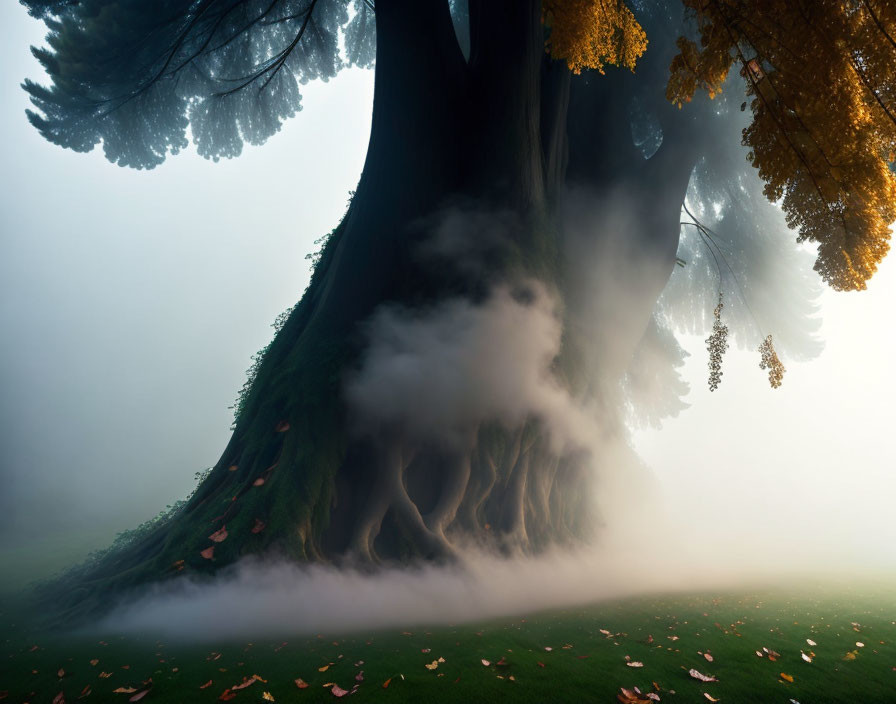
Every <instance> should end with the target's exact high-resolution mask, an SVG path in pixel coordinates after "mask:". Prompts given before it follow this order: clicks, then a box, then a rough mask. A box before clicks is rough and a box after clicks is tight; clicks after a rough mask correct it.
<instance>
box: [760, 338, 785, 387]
mask: <svg viewBox="0 0 896 704" xmlns="http://www.w3.org/2000/svg"><path fill="white" fill-rule="evenodd" d="M759 354H761V355H762V360H761V361H760V362H759V368H760V369H768V383H769V384H771V385H772V388H773V389H777V388H778V387H779V386H781V381H782V380H783V379H784V372H785V371H787V370H786V369H784V365H783V364H781V360H780V359H778V353H777V352H775V347H774V345H773V344H772V336H771V335H769V336H768V337H766V338H765V340H763V341H762V344H761V345H759Z"/></svg>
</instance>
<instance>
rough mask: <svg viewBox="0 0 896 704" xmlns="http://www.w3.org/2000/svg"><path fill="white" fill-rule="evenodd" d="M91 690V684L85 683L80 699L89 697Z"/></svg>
mask: <svg viewBox="0 0 896 704" xmlns="http://www.w3.org/2000/svg"><path fill="white" fill-rule="evenodd" d="M90 692H91V689H90V685H89V684H88V685H84V689H82V690H81V694H79V695H78V699H83V698H84V697H89V696H90ZM0 699H2V697H0Z"/></svg>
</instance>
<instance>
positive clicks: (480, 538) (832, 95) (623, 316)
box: [22, 0, 896, 603]
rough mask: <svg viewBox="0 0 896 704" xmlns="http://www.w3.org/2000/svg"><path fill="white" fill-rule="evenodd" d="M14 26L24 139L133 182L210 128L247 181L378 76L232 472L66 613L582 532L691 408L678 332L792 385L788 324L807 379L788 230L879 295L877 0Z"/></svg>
mask: <svg viewBox="0 0 896 704" xmlns="http://www.w3.org/2000/svg"><path fill="white" fill-rule="evenodd" d="M22 1H23V3H24V4H25V5H26V6H27V7H28V9H29V11H30V12H31V13H32V14H34V15H35V16H38V17H41V18H43V19H44V20H45V21H46V23H47V26H48V28H49V35H48V38H47V44H48V47H47V48H43V49H35V55H36V56H37V57H38V59H39V60H40V61H41V63H42V64H43V66H44V67H45V68H46V70H47V73H48V74H49V77H50V80H51V81H52V84H51V85H50V86H49V87H44V86H41V85H39V84H37V83H33V82H30V81H26V83H25V88H26V90H27V91H28V92H29V93H30V94H31V97H32V101H33V102H34V104H35V106H36V108H37V111H36V112H32V113H29V118H30V119H31V121H32V123H33V124H34V125H35V126H36V127H37V128H38V129H39V130H40V131H41V133H42V134H43V135H44V136H45V137H46V138H47V139H49V140H50V141H52V142H54V143H56V144H59V145H62V146H64V147H69V148H72V149H75V150H78V151H89V150H90V149H92V148H93V147H94V146H96V145H97V144H100V143H102V147H103V150H104V152H105V154H106V156H107V157H108V158H109V160H110V161H113V162H115V163H118V164H120V165H122V166H129V167H135V168H153V167H156V166H158V165H159V164H161V163H162V162H163V161H164V160H165V159H166V158H167V157H168V156H169V155H170V154H175V153H177V152H178V151H180V150H182V149H183V148H185V147H186V146H187V144H188V140H187V135H191V136H192V139H193V141H194V142H195V144H196V148H197V150H198V152H199V153H200V154H201V155H203V156H205V157H208V158H213V159H218V158H220V157H234V156H237V155H239V153H240V152H241V150H242V146H243V144H244V143H249V144H257V143H261V142H263V141H265V140H267V139H268V138H270V137H271V136H272V135H274V134H275V133H276V132H277V131H278V130H279V128H280V126H281V124H282V121H283V120H284V119H286V118H288V117H291V116H293V115H294V114H295V113H296V112H297V111H298V110H299V108H300V99H301V96H300V86H301V84H303V83H304V82H306V81H308V80H313V79H318V78H320V79H324V80H326V79H328V78H330V77H332V76H334V75H335V74H336V73H337V72H338V71H339V70H340V69H341V68H343V67H344V66H350V65H355V66H361V67H375V71H376V77H375V92H374V105H373V115H372V124H371V135H370V143H369V147H368V153H367V160H366V163H365V167H364V170H363V173H362V175H361V179H360V182H359V184H358V186H357V190H356V192H355V193H354V196H353V198H352V201H351V205H350V207H349V209H348V212H347V213H346V215H345V217H344V219H343V221H342V222H341V223H339V225H338V226H337V227H336V228H335V229H334V230H333V232H332V233H330V234H329V235H328V236H327V237H326V238H325V243H324V246H323V248H322V250H321V251H320V253H319V255H318V259H317V261H316V266H315V269H314V273H313V276H312V280H311V283H310V285H309V287H308V289H307V290H306V291H305V294H304V295H303V297H302V299H301V300H300V301H299V302H298V303H297V304H296V306H295V307H294V308H292V309H291V310H290V311H289V312H288V314H287V315H285V316H283V318H282V319H281V320H280V321H278V323H279V324H278V326H277V334H276V337H275V338H274V340H273V341H272V343H271V344H270V345H269V346H268V347H267V348H266V349H265V350H264V351H263V353H262V354H261V355H260V356H259V358H258V363H257V364H256V365H255V367H254V368H253V370H252V371H251V374H250V378H249V381H248V383H247V385H246V387H245V388H244V390H243V393H242V394H241V396H240V400H239V403H238V406H237V414H236V420H235V426H234V433H233V436H232V438H231V440H230V442H229V443H228V445H227V447H226V448H225V450H224V452H223V454H222V455H221V458H220V460H219V461H218V463H217V464H216V465H215V466H214V467H213V468H212V469H211V471H210V472H209V473H208V475H207V476H206V477H205V478H204V480H203V481H202V482H201V484H200V485H199V487H198V488H197V491H196V492H195V493H194V494H193V495H192V496H191V497H190V499H189V500H188V501H187V502H186V503H185V504H184V505H183V506H180V507H178V509H177V510H176V511H174V512H172V513H171V514H170V515H168V516H166V518H165V520H163V521H160V522H158V523H155V524H153V525H151V526H149V528H148V529H147V530H145V531H143V532H141V533H140V534H139V536H138V538H137V539H136V540H132V541H130V542H129V543H128V545H127V546H126V547H124V548H121V549H116V550H113V551H111V552H109V553H106V554H105V555H104V556H103V558H102V559H100V560H98V561H94V562H92V563H90V564H89V565H88V566H86V567H84V568H83V569H82V570H81V571H80V572H78V573H77V574H76V578H77V580H78V584H77V588H76V589H74V590H72V591H70V599H71V602H72V603H81V602H82V601H83V597H84V596H85V595H93V596H96V595H97V594H100V593H106V591H107V590H110V589H116V588H120V587H126V586H131V585H134V584H137V583H140V582H144V581H147V580H151V579H157V578H162V577H166V576H171V575H174V574H177V573H178V572H180V571H182V570H187V571H199V572H208V571H211V570H213V569H215V568H216V567H218V566H221V565H226V564H228V563H231V562H233V561H234V560H236V559H237V558H238V557H240V556H241V555H243V554H246V553H252V552H261V551H278V552H279V553H281V554H285V555H287V556H289V557H292V558H294V559H297V560H339V559H342V558H351V559H354V560H361V561H363V562H369V563H377V562H379V561H382V560H387V559H403V560H407V559H413V558H444V557H450V556H451V555H452V554H454V552H455V551H456V550H457V547H458V545H460V544H463V543H464V542H469V541H472V542H474V543H477V544H479V545H483V546H492V547H494V548H497V549H501V550H505V551H506V550H522V551H535V550H539V549H542V548H544V547H546V546H549V545H554V544H558V543H569V542H576V541H579V540H582V539H585V538H587V537H588V536H589V535H590V534H591V532H592V530H593V528H594V520H595V516H594V515H593V513H592V512H591V511H590V510H589V507H590V506H591V501H590V497H591V493H592V490H593V488H592V483H593V480H594V477H595V476H600V475H601V472H605V473H606V472H610V471H612V470H614V469H615V470H616V471H619V470H620V468H621V467H623V466H627V467H628V470H629V471H632V467H634V466H635V465H636V464H637V463H636V460H634V459H633V458H632V457H630V456H628V454H627V451H626V450H625V446H624V443H619V442H616V441H615V439H618V437H619V436H621V435H623V434H624V433H623V431H622V427H623V424H624V414H623V413H622V411H621V409H622V408H623V407H624V406H626V405H628V406H633V405H637V404H639V403H640V404H641V410H640V417H641V418H648V419H649V418H656V417H660V416H662V415H663V414H668V413H674V412H677V410H678V409H679V408H680V407H681V402H680V396H681V394H682V393H683V391H684V386H683V384H682V382H681V380H680V379H678V377H677V375H676V373H675V366H676V365H677V364H679V363H680V358H681V354H682V352H681V349H680V348H679V347H678V345H677V343H676V342H675V339H674V336H673V335H672V333H671V331H670V328H671V327H674V326H676V325H677V326H678V328H679V329H685V330H688V331H694V332H702V331H703V330H705V329H706V328H707V327H708V324H709V323H710V322H712V321H713V317H712V311H713V308H714V307H715V306H716V304H717V303H718V302H719V300H718V299H720V298H724V300H725V311H726V312H725V314H724V315H725V316H727V317H726V319H727V320H728V321H729V322H730V324H731V326H732V328H733V332H734V334H735V338H740V339H742V341H744V342H745V343H746V344H748V345H750V346H755V345H757V344H758V343H759V342H763V362H764V363H765V364H766V365H767V366H770V367H771V370H770V379H771V381H772V384H773V385H776V382H777V383H780V373H781V371H782V369H781V366H780V362H779V360H778V357H777V354H776V352H775V350H774V348H773V347H772V346H771V344H770V341H769V339H768V338H767V337H766V335H765V333H766V332H770V331H772V330H774V332H775V333H776V336H777V339H776V342H777V344H778V351H781V352H782V354H783V353H785V352H786V353H788V354H789V355H790V357H798V356H800V355H806V354H811V353H812V352H813V351H814V347H813V345H815V344H816V343H815V341H814V340H813V338H812V333H813V331H814V327H813V323H812V322H811V321H808V322H807V319H806V312H807V311H810V310H811V308H812V304H811V300H812V298H813V296H814V294H815V284H814V282H813V281H812V279H811V278H810V277H809V276H808V275H807V273H806V272H805V271H803V270H801V269H800V268H799V266H800V265H801V264H802V263H804V255H805V251H803V250H800V249H798V248H797V247H795V245H794V243H793V242H792V241H791V240H792V238H791V239H790V240H788V239H786V238H782V237H781V236H780V232H779V229H780V228H778V227H777V225H778V221H780V220H782V219H783V217H786V219H787V223H788V224H789V225H790V226H791V227H792V228H795V229H796V230H797V235H798V237H799V239H800V240H808V241H810V242H814V243H817V244H818V245H819V247H818V252H817V254H818V258H817V262H816V266H815V268H816V270H817V271H818V272H819V274H820V275H821V278H822V279H823V280H824V281H825V282H827V283H828V284H830V285H832V286H833V287H835V288H837V289H861V288H863V287H864V284H865V281H866V280H867V279H868V278H869V277H870V276H871V275H872V274H873V273H874V270H875V267H876V264H877V262H878V261H879V260H880V259H881V258H882V257H883V256H884V254H885V252H886V250H887V240H888V237H889V224H890V222H891V221H892V220H893V219H894V217H896V179H894V176H893V173H892V171H891V169H890V166H891V164H892V161H893V158H894V156H893V152H894V151H896V126H894V114H896V82H894V79H896V72H893V71H892V70H891V69H890V67H891V66H892V65H893V62H894V60H896V42H894V37H896V4H894V3H891V2H888V0H848V1H847V2H843V1H842V0H819V1H817V2H807V1H805V0H795V1H794V2H781V1H778V2H776V1H774V0H709V1H704V0H700V1H697V0H685V1H684V2H681V0H656V1H655V2H648V1H641V0H630V2H628V3H623V2H622V1H621V0H542V1H539V0H468V1H463V0H456V1H454V2H449V1H448V0H376V2H375V3H374V0H352V1H351V2H350V1H349V0H160V1H159V2H152V3H148V2H141V1H140V0H22ZM732 67H735V68H736V69H737V70H734V71H732V70H731V69H732ZM742 102H743V104H741V103H742ZM741 130H743V133H742V134H741ZM741 142H743V145H744V146H742V145H741ZM301 156H302V155H295V157H296V158H295V161H296V168H306V166H305V165H304V164H303V163H302V162H301ZM748 162H752V166H750V164H749V163H748ZM753 167H756V169H758V171H757V170H756V169H753ZM757 173H758V177H757ZM763 188H764V191H765V197H764V196H763V195H762V190H763ZM766 197H767V199H768V200H766ZM297 198H300V196H297ZM683 205H684V206H685V209H684V212H683V208H682V206H683ZM782 210H783V214H784V215H783V216H782V215H781V211H782ZM676 264H678V265H680V266H678V267H676ZM673 270H674V271H675V275H674V276H672V279H671V281H670V275H672V272H673ZM667 284H668V285H667ZM664 290H665V293H664ZM729 304H730V305H729ZM720 310H721V309H716V313H717V315H716V319H717V322H716V327H715V332H714V333H713V336H711V338H710V347H711V351H712V353H713V355H714V357H715V359H714V361H715V362H716V363H717V362H718V361H719V358H720V357H719V355H720V354H721V353H722V352H723V351H724V348H725V346H726V344H727V343H726V341H725V327H724V326H723V325H721V324H720V322H718V319H719V317H720ZM760 326H762V328H766V329H764V330H761V329H760ZM483 370H485V371H483ZM714 372H715V373H716V376H715V380H716V382H717V381H718V380H719V378H720V377H719V376H718V375H717V372H718V369H715V370H714ZM657 391H659V393H657ZM645 399H646V400H645ZM597 491H600V486H598V487H597ZM71 586H72V585H71V583H68V584H67V589H70V587H71Z"/></svg>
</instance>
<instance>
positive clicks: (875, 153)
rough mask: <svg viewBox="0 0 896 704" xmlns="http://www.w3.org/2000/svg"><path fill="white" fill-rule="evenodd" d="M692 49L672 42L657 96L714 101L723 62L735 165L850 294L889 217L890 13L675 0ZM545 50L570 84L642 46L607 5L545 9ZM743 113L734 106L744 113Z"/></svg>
mask: <svg viewBox="0 0 896 704" xmlns="http://www.w3.org/2000/svg"><path fill="white" fill-rule="evenodd" d="M683 2H684V5H685V7H686V8H687V10H688V12H689V13H690V15H691V17H692V18H693V19H695V20H696V23H697V26H698V30H699V43H698V42H696V41H693V40H692V39H689V38H686V37H681V38H679V40H678V50H679V53H678V54H677V55H676V56H675V58H674V59H673V60H672V63H671V66H670V77H669V82H668V85H667V89H666V97H667V98H668V99H669V100H670V101H672V102H673V103H676V104H678V106H679V107H681V106H682V105H683V104H684V103H686V102H689V101H690V100H691V99H692V97H693V96H694V93H695V92H696V91H697V90H704V91H706V92H707V93H708V94H709V96H710V97H715V96H716V95H717V94H719V93H720V92H721V90H722V85H723V83H724V82H725V80H726V78H727V77H728V73H729V71H730V70H731V67H732V66H733V65H734V63H735V62H737V63H738V65H739V67H740V72H741V74H742V75H743V76H744V78H745V80H746V84H747V94H748V96H749V97H750V98H751V100H750V109H751V111H752V114H753V120H752V123H751V124H750V126H749V127H748V128H747V129H746V130H745V131H744V140H743V143H744V145H745V146H747V147H749V149H750V152H749V159H750V161H751V163H752V164H753V166H755V167H756V168H757V169H758V170H759V176H760V177H761V178H762V180H763V181H764V182H765V194H766V196H767V197H768V198H769V200H771V201H773V202H779V203H780V204H781V207H782V208H783V210H784V213H785V214H786V217H787V222H788V224H789V225H790V227H792V228H794V229H796V230H798V231H799V235H798V239H799V240H800V241H809V242H813V243H815V244H817V245H818V259H817V261H816V264H815V269H816V271H818V273H819V274H820V275H821V277H822V279H823V280H824V281H825V282H826V283H827V284H829V285H830V286H831V287H832V288H834V289H837V290H861V289H864V288H865V285H866V282H867V281H868V279H870V278H871V276H872V275H873V274H874V273H875V271H876V270H877V265H878V264H879V263H880V261H881V260H882V259H883V258H884V256H885V255H886V254H887V251H888V250H889V239H890V224H891V223H892V222H893V221H894V220H896V174H894V168H893V165H894V160H896V159H894V157H896V81H894V66H896V5H894V4H893V3H889V2H883V1H882V0H851V1H849V2H843V1H842V0H818V1H817V2H811V3H806V2H780V0H683ZM542 17H543V21H544V23H545V25H546V26H547V27H549V28H550V33H549V35H548V39H547V42H546V49H547V51H548V52H549V53H550V54H551V56H552V57H554V58H555V59H561V60H565V61H566V63H567V65H568V67H569V69H570V70H571V71H572V72H573V73H580V72H581V71H582V70H583V69H588V68H591V69H596V70H598V71H601V72H602V71H603V68H604V66H605V65H606V64H615V65H618V66H624V67H626V68H628V69H631V70H634V67H635V62H636V61H637V59H638V58H639V57H640V56H641V55H642V54H643V53H644V51H645V50H646V48H647V36H646V34H645V33H644V30H643V28H642V27H641V25H640V24H638V21H637V19H636V18H635V16H634V14H633V13H632V12H631V10H630V9H629V8H628V7H627V6H626V5H625V3H624V2H622V1H621V0H545V1H544V2H543V4H542ZM744 108H746V103H745V104H744Z"/></svg>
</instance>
